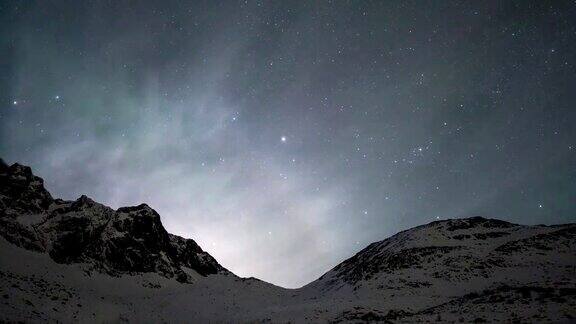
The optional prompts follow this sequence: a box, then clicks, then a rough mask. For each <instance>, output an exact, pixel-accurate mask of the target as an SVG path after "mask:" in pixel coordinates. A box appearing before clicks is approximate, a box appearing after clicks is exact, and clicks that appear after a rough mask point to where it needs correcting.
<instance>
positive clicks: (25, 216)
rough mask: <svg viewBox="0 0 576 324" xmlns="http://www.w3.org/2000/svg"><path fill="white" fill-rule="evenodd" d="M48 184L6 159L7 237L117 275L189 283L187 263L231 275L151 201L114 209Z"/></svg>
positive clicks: (3, 211) (2, 230) (2, 170)
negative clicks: (58, 195) (60, 194)
mask: <svg viewBox="0 0 576 324" xmlns="http://www.w3.org/2000/svg"><path fill="white" fill-rule="evenodd" d="M43 183H44V182H43V180H42V178H40V177H37V176H35V175H33V174H32V171H31V169H30V167H27V166H22V165H20V164H17V163H15V164H13V165H11V166H8V165H7V164H6V163H4V161H2V160H0V235H1V236H3V237H4V238H5V239H6V240H7V241H9V242H11V243H13V244H15V245H18V246H20V247H23V248H25V249H29V250H34V251H38V252H46V253H48V254H49V255H50V257H51V258H52V259H53V260H54V261H56V262H58V263H88V264H91V265H92V266H93V268H94V269H97V270H100V271H103V272H106V273H109V274H112V275H119V274H122V273H136V272H157V273H159V274H161V275H163V276H165V277H169V278H176V279H177V280H179V281H182V282H187V281H189V280H190V276H189V275H188V274H187V273H186V272H185V271H184V269H183V267H187V268H190V269H193V270H195V271H196V272H198V273H199V274H201V275H204V276H206V275H209V274H215V273H228V271H227V270H226V269H224V268H223V267H222V266H221V265H220V264H218V262H216V260H214V258H213V257H212V256H210V255H209V254H208V253H206V252H204V251H203V250H202V249H201V248H200V247H199V246H198V244H196V242H194V241H193V240H191V239H185V238H182V237H179V236H176V235H172V234H169V233H168V232H167V231H166V230H165V229H164V226H162V222H161V221H160V216H159V215H158V213H156V211H154V210H153V209H152V208H150V207H149V206H148V205H146V204H141V205H139V206H133V207H122V208H118V210H113V209H112V208H110V207H107V206H104V205H102V204H99V203H97V202H94V201H93V200H92V199H90V198H88V197H86V196H81V197H80V198H78V199H77V200H76V201H64V200H61V199H53V198H52V196H51V195H50V193H49V192H48V191H47V190H46V189H45V188H44V184H43Z"/></svg>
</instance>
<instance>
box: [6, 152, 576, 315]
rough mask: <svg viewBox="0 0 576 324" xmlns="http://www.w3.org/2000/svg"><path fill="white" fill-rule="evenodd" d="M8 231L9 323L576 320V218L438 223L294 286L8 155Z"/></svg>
mask: <svg viewBox="0 0 576 324" xmlns="http://www.w3.org/2000/svg"><path fill="white" fill-rule="evenodd" d="M0 236H1V238H0V322H17V321H23V322H58V321H59V322H124V321H130V322H261V321H271V322H392V323H396V322H398V323H402V322H406V323H414V322H430V321H442V322H494V321H517V322H546V321H551V322H574V321H576V224H565V225H554V226H544V225H538V226H524V225H517V224H512V223H508V222H505V221H501V220H496V219H487V218H482V217H473V218H465V219H452V220H442V221H436V222H432V223H430V224H426V225H422V226H418V227H415V228H412V229H409V230H406V231H403V232H400V233H398V234H396V235H394V236H392V237H390V238H387V239H385V240H383V241H380V242H376V243H373V244H370V245H369V246H368V247H366V248H365V249H363V250H362V251H360V252H358V253H357V254H356V255H354V256H352V257H351V258H349V259H347V260H345V261H344V262H342V263H340V264H339V265H337V266H336V267H334V268H333V269H331V270H330V271H328V272H327V273H325V274H324V275H323V276H321V277H320V278H319V279H318V280H315V281H314V282H311V283H310V284H308V285H306V286H304V287H302V288H299V289H284V288H281V287H277V286H274V285H272V284H269V283H266V282H263V281H260V280H258V279H254V278H239V277H238V276H236V275H234V274H233V273H231V272H230V271H228V270H226V269H225V268H224V267H222V266H221V265H220V264H218V262H217V261H216V260H215V259H214V258H213V257H211V256H210V255H209V254H208V253H206V252H205V251H203V250H202V249H201V248H200V247H199V246H198V245H197V244H196V242H194V241H193V240H191V239H185V238H182V237H178V236H175V235H172V234H169V233H168V232H167V231H166V230H165V229H164V227H163V226H162V223H161V219H160V216H159V215H158V214H157V213H156V212H155V211H154V210H153V209H152V208H150V207H149V206H147V205H145V204H142V205H139V206H134V207H123V208H119V209H117V210H113V209H111V208H109V207H106V206H104V205H102V204H99V203H97V202H94V201H93V200H91V199H90V198H88V197H86V196H82V197H80V198H79V199H77V200H76V201H64V200H61V199H54V198H52V196H51V195H50V193H49V192H48V191H47V190H46V189H45V188H44V185H43V181H42V179H41V178H39V177H37V176H35V175H33V173H32V171H31V169H30V168H29V167H26V166H22V165H19V164H13V165H11V166H8V165H7V164H5V163H4V162H3V161H1V160H0Z"/></svg>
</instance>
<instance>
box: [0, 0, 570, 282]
mask: <svg viewBox="0 0 576 324" xmlns="http://www.w3.org/2000/svg"><path fill="white" fill-rule="evenodd" d="M575 72H576V4H575V3H574V2H573V1H572V2H570V1H498V2H494V1H481V2H461V1H456V2H451V1H429V2H428V1H395V2H372V1H366V2H360V1H351V2H346V1H336V2H321V1H302V2H297V1H277V2H268V1H266V2H261V1H249V2H223V1H198V2H197V1H72V0H70V1H17V0H13V1H3V2H1V3H0V156H1V157H2V158H3V159H4V160H6V161H7V162H9V163H13V162H20V163H23V164H27V165H30V166H32V167H33V169H34V170H35V173H36V174H38V175H40V176H41V177H43V178H44V179H45V182H46V186H47V188H48V189H49V190H50V191H51V192H52V194H53V196H55V197H62V198H65V199H76V198H78V197H79V196H80V195H82V194H86V195H88V196H89V197H91V198H93V199H95V200H97V201H99V202H102V203H104V204H107V205H109V206H112V207H114V208H117V207H120V206H124V205H135V204H139V203H142V202H146V203H147V204H149V205H150V206H151V207H153V208H154V209H156V210H157V211H158V212H159V213H160V214H161V216H162V221H163V224H164V225H165V227H166V228H167V230H168V231H170V232H172V233H175V234H179V235H182V236H185V237H190V238H193V239H195V240H196V241H197V242H198V243H199V244H200V245H201V246H202V247H203V248H204V249H205V250H207V251H208V252H210V253H211V254H212V255H213V256H214V257H216V258H217V260H219V262H221V263H222V264H223V265H224V266H225V267H227V268H228V269H230V270H232V271H233V272H235V273H236V274H238V275H241V276H255V277H258V278H261V279H263V280H266V281H269V282H272V283H274V284H277V285H281V286H284V287H298V286H301V285H304V284H306V283H308V282H310V281H312V280H314V279H316V278H317V277H318V276H320V275H321V274H322V273H323V272H325V271H327V270H329V269H330V268H332V267H333V266H334V265H336V264H337V263H338V262H340V261H342V260H344V259H345V258H347V257H350V256H351V255H353V254H354V253H355V252H357V251H358V250H360V249H361V248H363V247H365V246H366V245H367V244H369V243H371V242H374V241H378V240H382V239H384V238H386V237H388V236H390V235H392V234H394V233H396V232H398V231H400V230H403V229H407V228H410V227H413V226H416V225H420V224H423V223H427V222H430V221H434V220H436V219H445V218H458V217H469V216H475V215H483V216H488V217H495V218H500V219H504V220H508V221H513V222H518V223H523V224H540V223H544V224H555V223H565V222H575V221H576V127H575V126H576V107H575V104H576V73H575Z"/></svg>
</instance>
